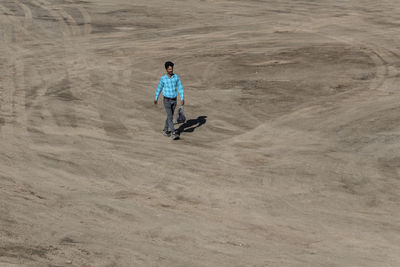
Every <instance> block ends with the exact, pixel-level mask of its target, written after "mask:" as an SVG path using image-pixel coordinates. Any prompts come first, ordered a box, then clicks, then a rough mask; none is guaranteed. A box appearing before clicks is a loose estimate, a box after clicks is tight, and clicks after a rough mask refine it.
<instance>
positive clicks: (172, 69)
mask: <svg viewBox="0 0 400 267" xmlns="http://www.w3.org/2000/svg"><path fill="white" fill-rule="evenodd" d="M167 73H168V75H172V74H173V73H174V68H173V67H172V66H169V67H168V69H167Z"/></svg>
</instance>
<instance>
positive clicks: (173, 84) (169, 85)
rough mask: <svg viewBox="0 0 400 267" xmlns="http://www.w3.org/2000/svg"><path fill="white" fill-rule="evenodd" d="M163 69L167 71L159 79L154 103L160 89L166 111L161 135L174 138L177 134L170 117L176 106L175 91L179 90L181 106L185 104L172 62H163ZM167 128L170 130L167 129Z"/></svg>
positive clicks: (177, 136) (180, 84)
mask: <svg viewBox="0 0 400 267" xmlns="http://www.w3.org/2000/svg"><path fill="white" fill-rule="evenodd" d="M165 70H166V71H167V73H166V74H165V75H164V76H162V77H161V79H160V82H159V84H158V87H157V90H156V96H155V99H154V104H157V101H158V97H159V95H160V93H161V91H162V92H163V97H164V100H163V101H164V107H165V111H166V112H167V119H166V121H165V126H164V130H163V135H164V136H168V137H169V136H172V139H173V140H176V139H178V138H179V135H178V133H177V132H176V131H175V128H174V123H173V121H172V118H173V116H174V111H175V108H176V98H177V92H179V96H180V98H181V105H182V106H183V105H184V104H185V100H184V95H183V86H182V83H181V80H180V79H179V76H178V75H177V74H174V63H172V62H171V61H167V62H165ZM168 128H169V129H170V130H171V131H168ZM171 134H172V135H171Z"/></svg>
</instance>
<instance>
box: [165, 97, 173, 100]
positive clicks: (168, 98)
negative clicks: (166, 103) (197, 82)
mask: <svg viewBox="0 0 400 267" xmlns="http://www.w3.org/2000/svg"><path fill="white" fill-rule="evenodd" d="M164 99H167V100H176V97H175V98H170V97H166V96H164Z"/></svg>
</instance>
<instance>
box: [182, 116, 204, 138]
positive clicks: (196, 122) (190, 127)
mask: <svg viewBox="0 0 400 267" xmlns="http://www.w3.org/2000/svg"><path fill="white" fill-rule="evenodd" d="M206 122H207V116H199V117H198V118H197V119H191V120H187V121H186V122H185V123H183V124H182V125H181V126H179V128H178V129H177V130H176V131H177V132H178V134H181V133H191V132H193V131H194V130H195V129H196V128H199V127H200V126H202V125H204V124H205V123H206Z"/></svg>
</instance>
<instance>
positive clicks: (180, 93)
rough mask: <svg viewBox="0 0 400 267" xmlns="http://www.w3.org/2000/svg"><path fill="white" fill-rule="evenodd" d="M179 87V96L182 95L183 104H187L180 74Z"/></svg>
mask: <svg viewBox="0 0 400 267" xmlns="http://www.w3.org/2000/svg"><path fill="white" fill-rule="evenodd" d="M177 87H178V93H179V96H180V97H181V105H182V106H183V105H184V104H185V95H184V93H183V86H182V83H181V79H180V78H179V76H178V81H177Z"/></svg>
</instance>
